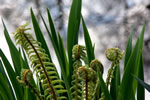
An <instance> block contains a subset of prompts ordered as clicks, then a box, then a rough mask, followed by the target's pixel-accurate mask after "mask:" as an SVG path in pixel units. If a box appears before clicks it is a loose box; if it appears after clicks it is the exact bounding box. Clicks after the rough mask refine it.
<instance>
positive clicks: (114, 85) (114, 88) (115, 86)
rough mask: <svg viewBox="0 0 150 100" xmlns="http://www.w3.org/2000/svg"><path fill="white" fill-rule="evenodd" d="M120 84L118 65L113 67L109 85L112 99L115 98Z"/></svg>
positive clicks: (115, 99)
mask: <svg viewBox="0 0 150 100" xmlns="http://www.w3.org/2000/svg"><path fill="white" fill-rule="evenodd" d="M119 86H120V66H119V65H118V66H116V67H115V71H114V74H113V78H112V81H111V86H110V94H111V97H112V99H113V100H117V95H118V94H117V93H118V87H119Z"/></svg>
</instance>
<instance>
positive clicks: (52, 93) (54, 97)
mask: <svg viewBox="0 0 150 100" xmlns="http://www.w3.org/2000/svg"><path fill="white" fill-rule="evenodd" d="M22 33H23V35H24V37H25V38H26V40H27V41H28V43H29V44H30V46H31V47H32V49H33V50H34V52H35V54H36V56H37V57H38V59H39V61H40V64H41V67H42V68H43V71H44V73H45V75H46V78H47V81H48V84H49V88H50V89H51V91H50V92H51V93H50V94H51V95H52V98H53V99H54V100H57V97H56V94H55V91H54V89H53V87H52V85H51V81H50V79H49V77H48V74H47V72H46V69H45V67H44V64H43V62H42V60H41V58H40V55H39V54H38V52H37V50H36V49H35V47H34V46H33V45H32V43H31V41H30V40H29V39H28V37H27V36H26V35H25V34H24V31H22Z"/></svg>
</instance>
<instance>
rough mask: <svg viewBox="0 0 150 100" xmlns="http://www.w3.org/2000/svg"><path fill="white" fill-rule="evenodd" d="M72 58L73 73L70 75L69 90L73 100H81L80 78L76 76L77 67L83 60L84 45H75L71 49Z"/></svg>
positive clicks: (84, 55)
mask: <svg viewBox="0 0 150 100" xmlns="http://www.w3.org/2000/svg"><path fill="white" fill-rule="evenodd" d="M72 53H73V54H72V58H73V61H74V63H73V75H72V82H71V85H72V87H71V91H72V96H73V98H74V99H75V100H81V94H82V91H81V81H82V80H81V79H80V78H78V76H77V74H76V73H77V69H78V68H79V67H81V66H82V61H84V60H85V57H86V53H85V47H84V46H82V45H75V46H74V47H73V49H72Z"/></svg>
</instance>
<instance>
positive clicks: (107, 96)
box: [97, 69, 112, 100]
mask: <svg viewBox="0 0 150 100" xmlns="http://www.w3.org/2000/svg"><path fill="white" fill-rule="evenodd" d="M98 70H99V69H98ZM97 74H98V78H99V80H100V84H101V88H102V91H103V93H104V96H105V100H112V98H111V95H110V94H109V91H108V89H107V87H106V84H105V82H104V80H103V78H102V75H101V73H100V72H99V71H97Z"/></svg>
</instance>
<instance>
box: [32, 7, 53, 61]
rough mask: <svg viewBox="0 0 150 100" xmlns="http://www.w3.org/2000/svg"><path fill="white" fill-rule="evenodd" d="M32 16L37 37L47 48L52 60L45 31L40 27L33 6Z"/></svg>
mask: <svg viewBox="0 0 150 100" xmlns="http://www.w3.org/2000/svg"><path fill="white" fill-rule="evenodd" d="M31 18H32V24H33V27H34V32H35V35H36V38H37V40H38V41H39V42H40V43H42V48H44V49H45V50H46V54H48V56H49V58H50V61H51V62H52V59H51V54H50V52H49V49H48V46H47V44H46V41H45V39H44V36H43V33H42V31H41V29H40V27H39V24H38V22H37V20H36V17H35V15H34V13H33V11H32V8H31Z"/></svg>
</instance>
